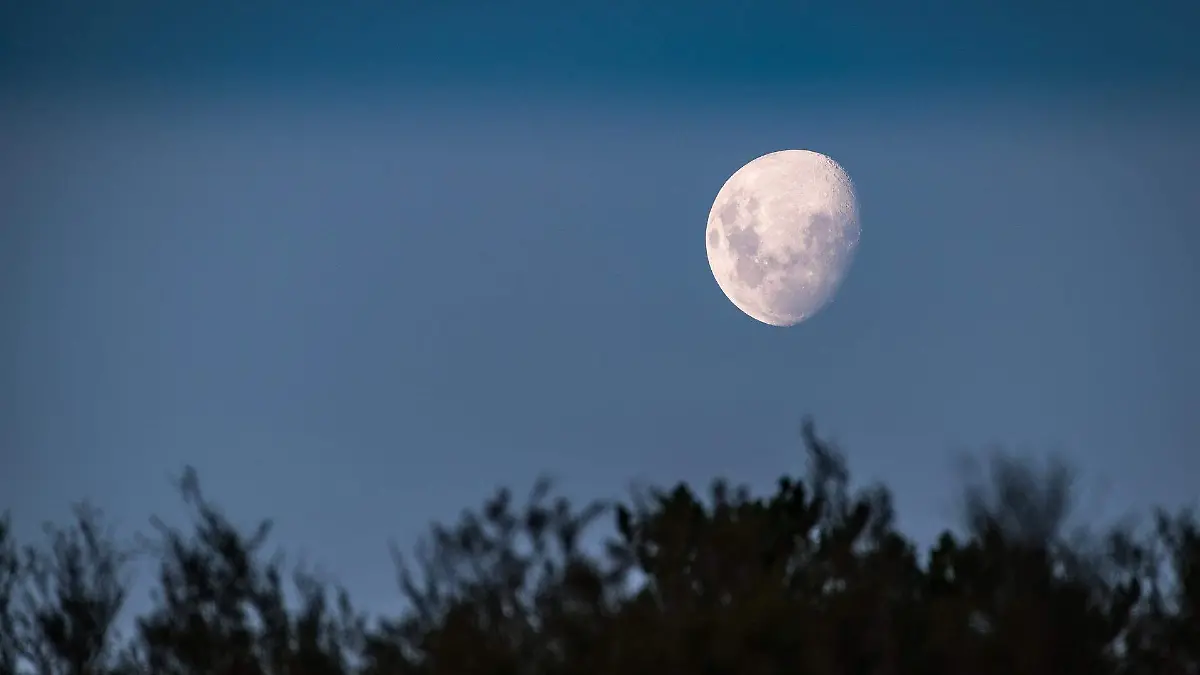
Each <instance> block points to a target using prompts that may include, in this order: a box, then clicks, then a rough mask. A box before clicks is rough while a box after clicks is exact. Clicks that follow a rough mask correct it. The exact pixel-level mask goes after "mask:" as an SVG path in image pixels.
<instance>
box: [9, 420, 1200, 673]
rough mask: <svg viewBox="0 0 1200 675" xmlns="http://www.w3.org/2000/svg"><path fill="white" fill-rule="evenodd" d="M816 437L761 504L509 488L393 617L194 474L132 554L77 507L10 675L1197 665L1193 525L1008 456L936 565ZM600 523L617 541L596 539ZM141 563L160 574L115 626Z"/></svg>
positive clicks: (939, 548)
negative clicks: (1074, 498) (1078, 494)
mask: <svg viewBox="0 0 1200 675" xmlns="http://www.w3.org/2000/svg"><path fill="white" fill-rule="evenodd" d="M803 442H804V446H805V450H806V452H807V455H808V458H809V470H808V472H807V473H806V474H805V475H804V476H799V477H790V476H785V477H783V478H781V479H780V480H779V482H778V484H777V486H776V488H775V490H774V492H772V493H770V494H766V495H758V496H755V495H752V494H751V493H750V491H749V490H747V489H746V488H742V487H735V486H730V485H729V484H727V483H726V482H724V481H721V480H717V481H714V483H713V484H712V485H711V486H710V487H709V488H708V490H707V492H706V493H705V494H698V493H697V492H696V491H695V490H694V489H693V488H692V487H690V486H688V485H685V484H682V483H681V484H679V485H676V486H674V487H671V488H669V489H650V490H645V491H643V492H639V493H636V494H633V495H631V496H630V498H629V499H627V500H624V501H623V502H621V503H615V504H601V503H588V504H583V505H580V506H578V507H576V506H575V505H572V504H571V503H570V502H569V501H568V500H566V499H563V498H561V497H558V498H555V497H553V496H552V490H551V486H550V485H549V484H548V483H546V482H540V483H538V484H537V486H536V488H535V489H534V490H533V492H532V494H531V495H530V496H529V497H528V498H527V499H525V500H523V501H521V502H520V503H517V502H516V501H515V500H514V497H513V495H512V494H511V493H510V492H508V491H506V490H501V491H500V492H498V493H497V494H496V495H495V496H494V497H493V498H491V499H489V500H487V501H486V502H485V503H484V504H483V505H482V506H481V507H480V508H478V509H476V510H474V511H468V512H467V513H466V514H465V515H464V516H463V517H462V518H461V519H460V521H459V522H457V523H455V524H454V525H453V526H442V525H436V526H434V527H432V529H431V531H430V533H429V536H428V537H427V539H426V540H425V541H424V542H423V543H422V545H421V546H419V547H418V548H417V550H416V551H415V552H414V553H413V554H412V555H400V554H399V553H397V555H396V562H397V571H398V580H399V584H398V585H399V590H400V592H401V594H402V595H403V597H404V600H405V606H406V610H405V611H404V613H403V614H401V615H399V616H396V617H383V618H379V617H367V616H366V615H365V614H363V613H361V612H360V611H359V610H356V609H355V608H354V606H353V605H352V603H351V600H350V598H348V597H346V595H345V593H343V592H340V591H339V590H338V589H336V588H333V587H331V586H330V585H329V584H326V583H324V582H323V581H322V580H321V579H320V578H319V577H317V576H315V575H313V574H309V573H306V572H305V571H303V570H301V569H295V568H290V567H289V566H287V565H286V564H285V561H284V560H283V559H282V558H280V557H278V556H276V557H268V556H266V555H265V554H264V553H263V545H264V543H265V542H266V541H267V538H268V534H269V531H270V527H269V523H267V522H263V523H262V524H261V525H260V526H259V527H257V528H254V529H253V530H251V531H243V530H240V529H239V528H237V527H235V526H234V525H233V524H232V523H231V522H230V521H229V520H228V519H226V517H225V516H224V515H223V514H222V512H221V511H220V510H219V509H218V508H217V507H216V506H215V505H213V504H211V503H210V502H209V501H207V500H206V499H205V498H204V496H203V494H202V492H201V490H200V486H199V482H198V480H197V478H196V476H195V474H194V473H192V472H190V471H189V472H187V473H186V474H185V476H184V478H183V480H182V482H181V485H180V488H181V495H182V497H183V499H184V500H185V501H186V503H187V504H188V505H189V507H190V508H191V512H192V514H193V525H194V526H193V528H192V531H190V532H182V531H178V530H173V529H170V528H167V527H165V526H163V525H161V523H157V522H156V523H155V534H154V536H153V537H145V538H141V539H139V540H138V541H135V542H132V543H128V544H126V543H123V542H119V541H117V540H116V539H115V538H114V537H113V536H112V535H111V533H109V532H108V531H107V530H105V528H104V524H103V518H102V515H101V514H100V513H99V512H98V511H95V510H93V509H90V508H87V507H80V508H79V509H77V511H76V514H75V516H76V517H75V520H74V522H73V523H71V524H70V525H69V526H67V527H62V528H48V529H47V532H46V537H45V539H44V540H43V541H42V542H39V543H37V544H19V543H18V542H16V541H14V538H13V536H12V532H11V528H10V527H9V524H8V521H7V520H4V521H0V675H15V674H17V673H37V674H39V675H42V674H44V675H124V674H131V675H132V674H133V673H155V674H158V673H163V674H169V675H212V674H221V675H225V674H228V675H260V674H262V675H268V674H269V675H285V674H290V675H344V674H345V675H349V674H351V673H354V674H362V675H384V674H390V673H394V674H397V675H401V674H409V673H412V674H418V673H420V674H428V675H439V674H442V673H447V674H449V673H453V674H454V675H463V674H469V673H495V674H497V675H502V674H512V675H518V674H521V675H524V674H529V675H537V674H542V673H545V674H551V673H554V674H559V673H561V674H563V675H567V674H571V675H585V674H592V673H621V674H623V675H624V674H631V675H632V674H636V673H647V674H653V675H669V674H672V673H680V674H683V673H687V674H688V675H694V674H707V673H711V674H720V673H729V674H730V675H733V674H736V675H756V674H759V673H762V674H767V673H785V672H786V673H812V674H814V675H818V674H819V675H825V674H831V675H832V674H838V675H843V674H844V675H857V674H863V675H866V674H878V675H884V674H889V675H904V674H907V673H923V674H931V675H939V674H946V675H951V674H955V675H957V674H959V673H965V672H967V673H976V674H985V675H986V674H990V673H997V674H998V673H1006V674H1011V673H1028V674H1030V675H1040V674H1043V673H1044V674H1046V675H1066V674H1069V673H1087V674H1089V675H1093V674H1104V673H1122V674H1130V675H1132V674H1145V675H1196V674H1197V673H1200V529H1198V528H1197V521H1196V519H1195V517H1194V516H1193V514H1191V513H1190V512H1181V513H1168V512H1165V511H1160V512H1158V513H1156V514H1155V520H1154V527H1153V528H1150V529H1149V530H1148V531H1143V532H1137V531H1128V530H1120V529H1112V530H1110V531H1100V532H1091V533H1090V536H1088V537H1080V536H1076V535H1075V534H1073V533H1071V534H1069V533H1067V532H1066V531H1065V530H1066V527H1065V524H1066V520H1067V516H1068V515H1069V511H1070V506H1071V481H1070V473H1069V472H1068V471H1067V470H1066V469H1065V468H1064V467H1062V466H1060V465H1054V464H1051V465H1049V466H1046V467H1038V466H1036V465H1035V464H1033V463H1031V462H1021V461H1016V460H1014V459H1012V458H1009V457H1004V456H997V457H995V458H993V460H992V462H991V464H990V465H988V471H987V472H986V473H985V476H986V479H985V480H983V481H981V482H978V483H972V484H968V485H966V486H965V487H964V493H963V506H964V508H963V516H964V521H965V525H966V527H965V530H964V531H963V532H962V533H959V534H956V533H953V532H951V531H947V532H945V533H944V534H942V535H941V537H940V539H939V540H938V541H937V542H936V543H935V544H934V545H933V546H932V548H931V549H930V550H928V551H922V550H918V546H917V545H916V543H914V542H913V541H912V540H910V539H909V538H907V537H906V536H905V535H904V534H903V533H901V532H899V531H898V530H897V529H896V527H895V522H894V518H893V510H892V505H891V496H890V494H889V492H888V490H887V489H886V488H885V487H882V486H876V487H872V488H868V489H857V490H856V489H852V488H851V485H850V480H849V472H848V470H847V467H846V463H845V461H844V458H843V457H842V455H841V454H840V453H839V452H838V450H837V449H836V448H835V447H833V446H832V445H831V444H830V443H828V442H826V441H824V440H822V439H821V438H819V437H818V435H817V433H816V432H815V430H814V429H813V427H812V425H811V424H807V425H805V427H804V430H803ZM600 519H606V520H608V521H610V522H611V523H612V526H613V527H612V531H613V534H612V535H611V536H609V537H608V538H607V541H605V542H604V544H603V550H599V551H597V550H586V549H587V548H588V547H585V546H584V545H583V544H582V540H583V539H582V538H583V535H584V534H585V532H587V531H588V530H589V528H591V527H593V526H594V525H595V524H596V522H597V521H598V520H600ZM135 555H140V556H150V558H151V559H152V560H153V561H155V564H156V566H157V584H156V587H155V590H154V602H153V606H152V608H151V609H150V610H149V611H147V612H146V613H145V614H143V615H142V616H139V617H136V618H135V619H134V621H133V622H132V625H133V627H134V628H133V631H132V634H131V635H127V636H122V635H120V634H118V631H117V627H118V625H119V623H120V622H119V621H118V617H119V615H120V614H121V609H122V606H123V604H124V600H125V597H126V594H127V589H128V588H129V583H130V577H129V569H130V568H129V562H130V561H131V560H132V559H133V556H135ZM126 623H128V622H126Z"/></svg>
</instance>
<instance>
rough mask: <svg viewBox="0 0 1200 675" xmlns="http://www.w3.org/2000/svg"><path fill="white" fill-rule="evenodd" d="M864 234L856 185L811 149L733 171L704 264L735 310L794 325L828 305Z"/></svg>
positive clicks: (716, 207)
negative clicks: (859, 218) (860, 237)
mask: <svg viewBox="0 0 1200 675" xmlns="http://www.w3.org/2000/svg"><path fill="white" fill-rule="evenodd" d="M860 234H861V229H860V226H859V220H858V204H857V198H856V196H855V193H854V185H853V183H851V182H850V176H848V175H847V174H846V171H845V170H844V169H842V167H841V166H840V165H839V164H838V163H837V162H835V161H833V160H832V159H830V158H829V157H827V156H825V155H822V154H821V153H819V152H812V151H810V150H781V151H779V152H772V153H770V154H766V155H763V156H762V157H759V158H757V159H755V160H753V161H751V162H750V163H748V164H746V165H745V166H743V167H742V168H740V169H738V170H737V172H735V173H734V174H733V175H732V176H730V178H729V180H727V181H725V184H724V185H723V186H721V190H720V191H719V192H718V193H717V198H716V200H714V201H713V205H712V210H711V211H710V212H709V214H708V230H707V232H706V233H705V240H706V242H707V248H708V264H709V267H711V268H712V273H713V276H714V277H716V279H717V285H718V286H720V287H721V290H722V291H723V292H724V293H725V296H726V297H728V298H729V300H730V302H732V303H733V304H734V305H735V306H736V307H737V308H738V309H740V310H742V311H743V312H745V313H746V314H748V315H749V316H751V317H753V318H755V319H757V320H759V321H761V322H763V323H765V324H768V325H771V326H793V325H795V324H798V323H800V322H801V321H804V320H805V319H808V318H810V317H812V316H813V315H814V314H816V313H817V312H818V311H820V309H821V308H822V307H824V306H825V305H826V304H828V303H829V302H830V301H831V300H832V299H833V296H834V293H835V292H836V291H837V289H838V287H839V286H840V285H841V283H842V280H843V279H845V277H846V273H847V271H848V270H849V268H850V264H851V262H852V261H853V259H854V252H855V249H856V248H857V246H858V240H859V236H860Z"/></svg>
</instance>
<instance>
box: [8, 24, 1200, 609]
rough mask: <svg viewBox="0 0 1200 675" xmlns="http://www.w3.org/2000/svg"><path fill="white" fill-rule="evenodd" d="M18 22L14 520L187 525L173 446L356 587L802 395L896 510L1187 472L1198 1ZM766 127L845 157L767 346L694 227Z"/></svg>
mask: <svg viewBox="0 0 1200 675" xmlns="http://www.w3.org/2000/svg"><path fill="white" fill-rule="evenodd" d="M20 4H21V3H5V4H4V5H3V9H0V453H2V454H0V459H2V461H3V464H2V465H0V466H2V467H3V468H2V470H0V508H5V507H8V508H11V509H12V512H13V515H14V517H15V519H16V521H17V523H18V526H19V527H20V531H21V532H22V533H23V534H32V533H34V532H36V529H35V527H36V525H37V524H38V523H40V522H42V521H43V520H46V519H50V518H53V519H62V518H64V517H65V516H66V515H67V508H68V506H69V504H70V503H71V502H72V501H73V500H77V499H80V498H84V497H87V498H90V499H92V500H93V501H94V502H95V503H96V504H98V505H100V506H102V507H104V508H105V509H106V510H107V511H108V513H109V514H110V515H111V516H112V517H113V518H114V519H115V520H116V521H117V522H118V523H119V525H120V527H121V528H122V530H123V531H130V530H132V529H135V528H144V527H145V524H146V522H147V521H146V519H147V517H148V516H149V515H150V514H152V513H159V514H163V515H165V516H167V517H168V520H171V521H174V522H178V518H179V516H180V509H179V507H178V500H177V499H176V497H175V494H174V492H173V488H172V487H171V485H170V483H169V481H168V479H169V477H171V476H173V475H177V474H178V472H179V471H180V469H181V468H182V467H183V466H184V465H185V464H193V465H195V466H196V467H197V468H198V469H199V471H200V476H201V479H202V483H203V484H204V485H205V487H206V491H207V492H208V493H209V494H211V496H212V497H213V498H214V499H215V500H216V501H218V502H219V503H220V504H222V505H223V506H225V507H226V508H227V509H228V510H229V511H230V512H231V514H232V515H234V516H235V517H236V518H237V519H238V520H240V521H241V522H250V520H251V519H254V518H258V517H265V516H270V517H275V518H276V519H277V520H278V530H277V531H278V533H279V539H278V541H279V542H280V543H281V544H284V545H285V546H287V547H288V548H289V549H292V550H303V551H307V552H308V554H309V557H310V558H311V559H312V560H315V561H319V562H321V563H323V564H324V565H325V566H326V567H327V568H328V569H329V570H330V571H332V572H334V573H336V574H337V575H338V576H340V577H341V579H342V580H343V581H345V582H346V583H347V585H348V586H349V587H350V589H351V590H352V591H354V592H355V594H356V595H357V596H360V597H364V598H366V599H367V600H368V602H367V604H368V605H370V604H371V603H372V602H374V603H376V604H377V605H379V606H382V605H381V604H380V603H386V601H385V600H383V598H387V597H389V596H388V595H386V594H387V593H388V592H389V589H390V587H391V579H392V573H391V566H390V562H389V559H388V556H387V549H386V542H387V540H388V538H389V537H390V538H394V539H395V540H396V541H398V542H399V543H401V545H402V546H407V545H408V544H409V543H411V542H412V540H413V538H414V537H415V536H417V535H418V534H419V533H420V532H422V531H423V530H424V528H425V526H426V524H427V523H428V522H429V521H430V519H433V518H438V519H445V518H450V517H453V516H454V515H455V514H456V513H457V512H458V511H459V510H460V509H461V508H463V507H467V506H473V505H475V504H477V503H478V501H479V500H480V499H482V498H483V497H485V496H486V495H488V494H489V493H490V491H491V490H492V489H493V488H494V487H496V486H498V485H511V486H514V487H515V488H517V489H518V490H523V489H525V488H526V487H527V486H528V485H529V484H530V483H531V481H532V479H533V477H534V476H535V475H537V474H539V473H549V474H551V475H553V476H555V477H557V478H558V479H559V480H560V484H561V485H562V487H563V488H564V490H565V491H566V492H567V493H568V494H570V495H573V496H577V497H580V498H583V497H597V496H617V495H619V494H620V493H621V491H622V490H623V489H624V487H625V486H626V485H627V484H628V483H629V481H631V480H634V479H641V480H644V481H653V482H665V481H674V480H677V479H687V480H691V481H699V482H701V483H706V482H707V481H708V480H709V479H710V478H712V477H714V476H715V475H718V474H721V475H725V476H728V477H730V478H732V479H734V480H738V481H746V482H749V483H751V484H754V485H756V486H765V485H766V484H767V483H768V482H769V481H772V480H773V479H774V478H775V477H777V476H778V475H779V474H781V473H782V472H785V471H795V470H798V469H800V468H801V466H802V464H801V462H802V455H801V454H800V453H799V452H798V450H797V444H796V442H795V438H796V429H797V426H798V423H799V421H800V419H801V417H802V416H803V415H806V414H812V415H813V416H814V417H815V419H816V421H817V423H818V427H819V429H822V430H823V431H825V432H826V433H829V434H831V435H832V436H834V437H835V438H836V439H837V440H839V441H840V442H842V443H843V444H844V445H845V447H846V449H847V450H848V452H849V457H850V460H851V468H852V470H853V471H854V473H855V474H856V476H857V477H858V478H859V479H860V480H861V481H863V482H865V481H868V480H884V481H886V482H887V483H888V484H890V485H891V486H892V487H893V488H894V489H895V491H896V494H897V498H898V502H899V504H898V505H899V508H900V516H901V522H902V524H903V525H904V526H905V527H908V528H910V529H911V530H912V531H913V532H915V533H917V534H919V535H922V536H927V535H928V534H929V533H932V532H933V531H934V530H935V529H937V528H939V527H941V526H943V525H945V524H947V523H949V522H950V518H951V516H952V513H953V508H952V507H953V493H952V491H951V488H952V487H954V485H955V484H956V483H955V479H956V477H955V474H954V473H953V471H952V469H951V467H952V462H951V459H952V457H953V456H954V453H955V452H957V451H961V450H980V449H984V448H986V447H988V446H989V445H991V444H993V443H1000V444H1005V445H1008V446H1010V447H1011V446H1015V447H1018V448H1028V449H1030V450H1034V451H1045V450H1059V451H1061V452H1063V453H1065V454H1066V455H1067V456H1068V457H1070V458H1072V459H1074V460H1075V461H1076V462H1077V463H1078V464H1079V465H1080V467H1081V468H1082V469H1083V471H1084V478H1085V481H1084V483H1085V485H1086V486H1089V487H1090V488H1092V489H1090V490H1089V495H1090V496H1089V500H1090V501H1089V502H1088V503H1089V504H1090V505H1092V506H1103V508H1104V509H1107V510H1114V509H1115V510H1121V509H1124V508H1127V507H1129V506H1137V505H1143V504H1147V503H1151V502H1160V503H1161V502H1166V503H1179V502H1180V501H1182V500H1184V499H1187V498H1191V497H1194V496H1195V492H1194V489H1193V490H1192V491H1189V486H1193V485H1194V479H1195V476H1197V475H1200V455H1198V454H1197V447H1196V444H1195V441H1196V439H1197V437H1200V390H1198V385H1197V382H1200V350H1197V349H1196V345H1200V317H1198V312H1197V308H1200V261H1198V258H1200V234H1197V225H1200V222H1198V220H1200V189H1197V186H1196V180H1197V177H1198V176H1200V86H1198V85H1200V81H1198V80H1197V79H1196V78H1197V76H1196V74H1197V73H1200V57H1198V56H1197V54H1198V53H1200V50H1196V49H1195V48H1194V47H1191V48H1190V50H1189V48H1188V45H1187V40H1188V39H1190V38H1192V37H1194V35H1195V34H1196V31H1197V29H1198V27H1200V9H1198V7H1200V5H1196V4H1195V3H1177V6H1172V5H1171V3H1167V2H1160V3H1140V5H1139V7H1142V8H1141V9H1136V8H1132V7H1127V8H1125V10H1124V11H1126V12H1127V14H1125V15H1106V14H1105V13H1104V11H1102V10H1101V9H1099V8H1098V7H1092V8H1090V9H1089V10H1088V11H1087V12H1086V13H1085V14H1080V13H1078V12H1073V11H1069V10H1068V9H1067V8H1066V5H1065V4H1059V5H1056V4H1054V3H1046V2H1041V3H1033V2H1011V3H1005V4H1006V6H1007V7H1009V9H1008V10H1004V11H1005V12H1007V13H1001V10H996V11H995V12H993V13H992V14H988V15H976V14H967V13H964V12H963V11H962V10H961V9H960V10H955V9H954V8H956V7H960V6H962V5H963V4H964V3H958V2H955V3H949V2H946V3H918V4H916V5H914V4H911V3H908V4H904V5H903V9H902V10H900V9H893V10H891V11H892V12H897V11H902V12H903V13H902V14H893V13H888V12H887V11H885V10H883V9H880V8H877V7H873V6H871V5H869V4H865V3H857V4H856V3H852V2H850V3H846V2H844V3H836V5H837V8H836V9H834V8H827V7H824V6H822V7H821V9H819V10H818V9H802V8H793V9H791V10H788V11H783V10H776V9H771V6H772V3H759V4H758V5H757V6H758V7H760V9H756V10H754V11H753V12H750V11H749V10H734V9H717V8H716V7H717V6H723V5H728V6H729V7H733V6H734V5H735V4H737V3H713V6H712V7H710V6H709V5H708V4H706V3H704V2H700V1H699V0H690V1H687V2H685V1H683V0H679V1H678V2H675V1H670V2H659V3H631V2H625V3H622V2H606V3H594V4H595V5H597V6H603V7H605V8H606V9H589V8H588V7H587V6H586V5H585V3H582V2H580V3H577V4H572V3H562V2H555V3H525V4H523V5H522V8H521V9H510V10H506V11H503V12H502V11H501V10H498V9H496V10H492V11H491V12H484V11H482V10H479V9H476V8H475V5H483V4H486V3H465V2H463V3H454V2H449V3H432V2H429V3H422V2H413V3H391V5H392V6H393V7H395V9H392V10H391V11H390V12H385V11H377V12H374V13H372V12H369V11H367V10H361V11H357V13H355V11H356V10H350V9H347V8H346V6H345V5H346V3H326V4H327V6H328V7H330V8H333V7H335V6H336V7H337V9H336V10H335V9H323V10H322V9H319V8H317V7H316V6H315V5H316V3H305V2H288V3H276V6H275V9H273V10H271V11H268V10H266V9H261V10H251V9H247V8H245V7H244V6H243V5H244V4H245V3H232V2H209V3H196V4H195V9H192V10H188V9H187V8H186V7H185V3H154V6H155V9H144V10H143V11H133V10H129V11H128V12H127V13H125V14H122V13H120V12H118V11H116V10H112V9H106V10H102V9H100V8H99V7H96V8H94V9H90V10H88V9H81V8H80V7H79V6H78V5H74V4H71V3H65V2H48V1H43V2H37V3H32V2H30V3H25V5H26V6H25V7H19V6H18V5H20ZM145 4H146V6H147V7H149V6H150V3H145ZM270 4H271V3H262V4H261V6H263V7H266V6H269V5H270ZM493 4H495V3H493ZM789 4H791V5H794V6H796V7H801V6H803V5H806V4H809V3H799V2H796V3H789ZM820 4H822V5H825V4H827V3H820ZM879 4H880V5H883V4H884V3H879ZM966 4H969V3H966ZM635 5H636V6H637V8H636V9H635ZM649 5H653V7H652V8H650V7H643V6H649ZM1150 5H1154V6H1155V7H1154V8H1153V9H1149V6H1150ZM123 6H128V7H134V6H136V3H129V4H128V5H123ZM285 7H286V8H287V9H286V11H285V10H284V9H282V8H285ZM897 7H899V6H897ZM68 8H69V9H68ZM738 12H742V13H741V14H739V13H738ZM1136 12H1142V13H1143V14H1140V15H1135V14H1134V13H1136ZM1189 73H1191V75H1190V76H1189ZM783 148H808V149H813V150H817V151H820V152H824V153H826V154H829V155H831V156H833V157H834V158H836V159H837V160H838V161H839V162H840V163H841V164H842V165H843V166H844V167H845V168H846V170H847V171H848V172H849V174H850V175H851V177H852V178H853V179H854V181H855V183H856V186H857V190H858V192H859V195H860V198H861V213H862V219H863V235H862V237H863V238H862V243H861V246H860V248H859V254H858V257H857V260H856V262H855V264H854V267H853V268H852V270H851V272H850V276H849V278H848V279H847V281H846V283H845V284H844V286H843V287H842V290H841V292H840V294H839V295H838V297H837V300H836V301H835V302H834V304H832V305H831V306H829V307H827V308H826V309H825V310H824V311H823V312H821V313H820V314H818V315H817V316H816V317H815V318H814V319H812V320H810V321H808V322H806V323H804V324H801V325H799V326H797V327H794V328H791V329H779V328H772V327H768V326H765V325H762V324H759V323H757V322H756V321H754V320H752V319H750V318H748V317H746V316H744V315H742V314H741V313H740V312H738V310H736V309H735V308H734V307H733V306H732V305H731V304H730V303H729V301H728V300H726V299H725V297H724V296H723V295H722V294H721V292H720V290H719V289H718V287H717V285H716V283H715V281H714V280H713V278H712V275H711V273H710V272H709V269H708V265H707V261H706V259H705V249H704V241H703V236H704V226H705V219H706V217H707V213H708V209H709V207H710V205H711V202H712V199H713V197H714V196H715V195H716V192H717V190H718V189H719V188H720V186H721V184H722V183H723V182H724V181H725V179H726V178H728V176H729V175H730V174H731V173H732V172H733V171H735V170H736V169H737V168H738V167H740V166H741V165H742V164H744V163H745V162H747V161H749V160H750V159H752V158H754V157H756V156H758V155H761V154H764V153H766V152H770V151H773V150H777V149H783Z"/></svg>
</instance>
